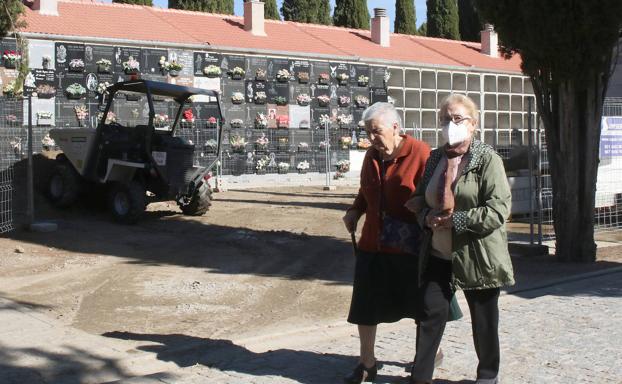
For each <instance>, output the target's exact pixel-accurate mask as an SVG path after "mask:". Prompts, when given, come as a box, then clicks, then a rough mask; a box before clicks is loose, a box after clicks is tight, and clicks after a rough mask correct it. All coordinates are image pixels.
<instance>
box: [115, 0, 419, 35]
mask: <svg viewBox="0 0 622 384" xmlns="http://www.w3.org/2000/svg"><path fill="white" fill-rule="evenodd" d="M104 1H106V2H108V3H109V2H111V1H112V0H104ZM153 3H154V5H157V6H159V7H162V8H167V7H168V0H153ZM243 3H244V0H235V1H234V4H235V14H236V15H239V16H241V15H242V14H243V5H242V4H243ZM276 3H277V6H278V7H279V9H281V4H283V0H276ZM330 5H331V7H334V6H335V0H331V1H330ZM367 7H368V8H369V14H370V16H373V14H374V11H373V9H374V8H386V9H387V12H388V14H389V18H390V19H391V31H393V19H394V17H395V1H393V0H367ZM415 8H416V12H417V26H420V25H421V23H423V22H424V21H425V0H415ZM331 12H332V10H331Z"/></svg>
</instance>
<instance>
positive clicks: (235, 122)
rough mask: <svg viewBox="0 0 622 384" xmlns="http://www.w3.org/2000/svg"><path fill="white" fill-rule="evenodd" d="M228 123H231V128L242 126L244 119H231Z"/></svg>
mask: <svg viewBox="0 0 622 384" xmlns="http://www.w3.org/2000/svg"><path fill="white" fill-rule="evenodd" d="M229 125H231V128H234V129H235V128H242V127H243V126H244V120H242V119H232V120H231V122H230V123H229Z"/></svg>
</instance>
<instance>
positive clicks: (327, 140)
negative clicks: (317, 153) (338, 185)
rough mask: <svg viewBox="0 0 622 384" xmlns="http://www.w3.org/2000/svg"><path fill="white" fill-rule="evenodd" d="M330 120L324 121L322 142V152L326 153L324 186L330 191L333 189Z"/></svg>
mask: <svg viewBox="0 0 622 384" xmlns="http://www.w3.org/2000/svg"><path fill="white" fill-rule="evenodd" d="M329 130H330V121H326V122H325V123H324V142H325V143H326V146H325V147H324V153H325V154H326V161H325V164H324V165H325V168H326V185H325V186H324V190H325V191H330V190H332V189H334V187H333V186H331V185H330V132H329Z"/></svg>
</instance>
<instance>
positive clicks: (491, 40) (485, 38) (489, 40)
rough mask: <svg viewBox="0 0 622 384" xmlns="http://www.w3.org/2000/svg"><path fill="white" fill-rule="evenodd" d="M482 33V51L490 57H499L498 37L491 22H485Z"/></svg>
mask: <svg viewBox="0 0 622 384" xmlns="http://www.w3.org/2000/svg"><path fill="white" fill-rule="evenodd" d="M481 34H482V53H483V54H484V55H488V56H490V57H499V38H498V37H497V32H495V27H494V26H493V25H492V24H485V25H484V30H483V31H482V32H481Z"/></svg>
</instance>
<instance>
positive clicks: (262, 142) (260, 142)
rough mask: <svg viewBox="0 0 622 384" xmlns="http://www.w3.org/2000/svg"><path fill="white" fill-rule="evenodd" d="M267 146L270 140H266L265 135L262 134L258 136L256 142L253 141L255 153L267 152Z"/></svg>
mask: <svg viewBox="0 0 622 384" xmlns="http://www.w3.org/2000/svg"><path fill="white" fill-rule="evenodd" d="M268 144H270V140H268V138H267V137H266V135H265V134H263V133H262V134H261V136H259V137H258V138H257V140H255V151H257V152H265V151H267V150H268Z"/></svg>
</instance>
